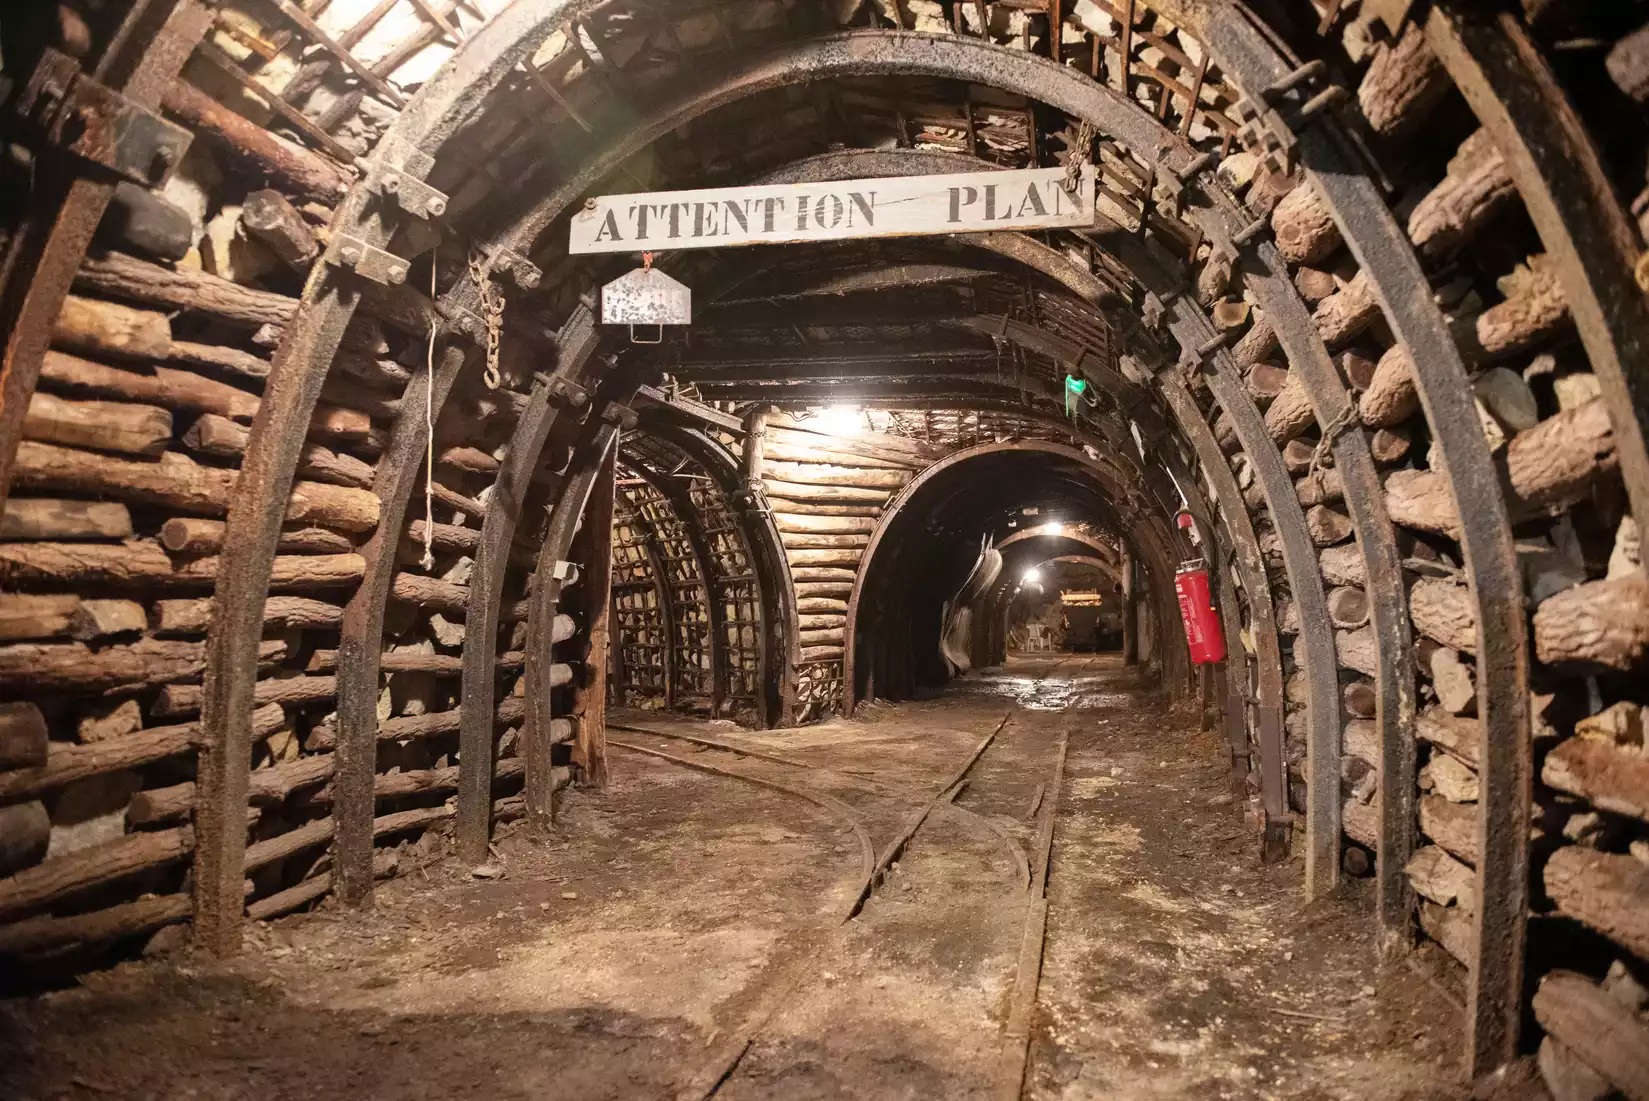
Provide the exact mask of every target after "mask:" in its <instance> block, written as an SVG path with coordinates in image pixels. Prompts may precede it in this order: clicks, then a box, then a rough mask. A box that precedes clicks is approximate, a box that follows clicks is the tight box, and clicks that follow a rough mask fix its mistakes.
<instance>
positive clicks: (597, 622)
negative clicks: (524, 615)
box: [573, 413, 761, 788]
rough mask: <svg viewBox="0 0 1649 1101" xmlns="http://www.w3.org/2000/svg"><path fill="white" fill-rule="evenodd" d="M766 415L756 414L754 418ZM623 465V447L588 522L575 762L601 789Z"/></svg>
mask: <svg viewBox="0 0 1649 1101" xmlns="http://www.w3.org/2000/svg"><path fill="white" fill-rule="evenodd" d="M760 416H761V414H760V413H752V414H751V417H752V418H760ZM617 467H618V449H617V448H614V449H613V450H611V451H609V452H608V453H607V460H606V462H604V463H602V465H601V473H600V475H599V476H598V477H597V478H596V482H595V488H594V489H592V490H591V491H590V505H589V514H588V515H587V516H586V517H585V519H584V530H585V531H586V532H588V538H589V542H588V544H587V545H586V555H587V558H588V561H587V562H586V563H585V572H584V601H585V608H586V610H587V615H588V622H589V625H590V628H589V643H590V648H589V657H587V658H586V659H585V668H584V683H583V685H582V687H580V688H579V689H578V691H577V692H576V693H575V703H574V706H575V707H577V706H578V702H582V704H583V715H582V716H581V717H580V719H579V723H578V740H577V741H576V742H575V743H574V744H573V763H574V764H576V765H578V766H579V768H580V769H582V770H583V773H584V782H585V783H586V784H589V785H591V786H593V787H597V788H604V787H606V786H607V654H608V651H609V650H611V649H612V630H613V628H612V624H613V620H612V614H613V483H614V481H615V478H616V474H617ZM620 683H623V682H622V679H621V680H620Z"/></svg>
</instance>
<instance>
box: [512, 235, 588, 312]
mask: <svg viewBox="0 0 1649 1101" xmlns="http://www.w3.org/2000/svg"><path fill="white" fill-rule="evenodd" d="M490 266H491V268H492V270H493V271H495V272H502V273H503V274H505V275H507V276H509V277H510V282H512V283H514V284H515V285H516V286H517V287H520V288H521V289H522V290H524V291H530V290H532V289H533V288H534V287H536V286H538V282H539V280H541V279H543V278H544V273H543V272H542V271H540V270H539V267H538V265H537V264H535V263H533V262H532V261H531V260H528V259H527V258H526V257H525V256H522V255H521V254H520V253H519V252H514V251H511V250H510V249H507V248H500V249H498V250H497V251H495V252H494V253H493V254H492V258H491V263H490ZM592 308H593V307H592Z"/></svg>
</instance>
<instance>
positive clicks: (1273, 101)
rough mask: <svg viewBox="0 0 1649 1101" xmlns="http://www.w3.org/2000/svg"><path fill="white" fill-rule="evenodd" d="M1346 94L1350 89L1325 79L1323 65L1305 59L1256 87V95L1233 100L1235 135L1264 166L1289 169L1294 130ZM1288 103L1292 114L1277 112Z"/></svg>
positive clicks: (1280, 169)
mask: <svg viewBox="0 0 1649 1101" xmlns="http://www.w3.org/2000/svg"><path fill="white" fill-rule="evenodd" d="M1350 97H1351V93H1349V92H1347V91H1346V90H1345V89H1344V88H1342V87H1340V86H1339V85H1338V84H1330V83H1328V66H1327V65H1325V64H1323V62H1321V61H1308V62H1306V63H1305V64H1304V65H1301V66H1299V67H1298V68H1296V69H1293V70H1291V71H1290V72H1288V73H1287V74H1286V75H1284V76H1283V77H1282V78H1281V79H1280V80H1277V81H1274V82H1273V83H1271V84H1268V85H1267V86H1266V87H1264V88H1262V89H1260V91H1259V94H1258V95H1256V96H1252V97H1250V96H1244V97H1243V98H1242V99H1240V100H1238V101H1237V103H1236V110H1237V118H1238V119H1239V120H1240V122H1241V124H1242V125H1241V128H1240V129H1239V130H1238V132H1237V133H1238V137H1239V138H1241V139H1242V142H1243V144H1244V145H1245V146H1246V147H1247V148H1249V149H1251V150H1253V151H1254V152H1257V153H1260V154H1261V155H1262V160H1263V161H1264V163H1265V165H1266V166H1267V167H1268V168H1270V169H1272V170H1273V171H1277V172H1287V171H1290V170H1291V169H1292V168H1293V167H1294V161H1295V147H1296V145H1297V141H1298V139H1297V138H1296V137H1295V131H1297V130H1299V129H1300V128H1301V127H1304V126H1310V125H1312V124H1313V123H1315V122H1316V121H1317V120H1318V119H1319V118H1320V117H1322V116H1323V115H1326V114H1328V113H1330V112H1332V111H1333V110H1334V109H1335V108H1336V107H1338V106H1339V105H1340V104H1342V103H1344V102H1346V101H1347V100H1348V99H1350ZM1290 106H1292V107H1293V108H1294V110H1293V112H1292V116H1291V117H1290V118H1287V119H1285V118H1283V116H1282V114H1281V112H1282V110H1283V108H1285V107H1290Z"/></svg>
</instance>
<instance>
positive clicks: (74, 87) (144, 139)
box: [17, 48, 194, 187]
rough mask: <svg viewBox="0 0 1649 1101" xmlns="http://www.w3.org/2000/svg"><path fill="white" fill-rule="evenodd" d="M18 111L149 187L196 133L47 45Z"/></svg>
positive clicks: (57, 141)
mask: <svg viewBox="0 0 1649 1101" xmlns="http://www.w3.org/2000/svg"><path fill="white" fill-rule="evenodd" d="M17 113H18V114H20V115H22V116H24V117H25V118H28V119H31V120H33V121H34V122H35V123H36V124H37V125H38V126H39V127H40V128H41V130H42V131H43V132H44V134H45V136H46V139H47V140H48V141H50V142H51V143H52V144H54V145H56V146H58V147H59V148H61V149H63V150H64V151H65V152H67V153H69V154H70V155H72V156H75V157H78V158H80V159H81V160H84V161H87V162H88V163H91V164H95V165H97V166H99V167H101V168H105V169H108V170H109V171H111V172H113V173H115V174H116V175H118V176H120V177H122V178H123V179H127V180H131V181H132V182H133V183H137V184H142V185H143V186H145V187H159V186H160V185H162V184H164V183H165V182H166V180H167V178H168V177H169V176H170V175H171V174H172V169H173V168H175V167H176V166H177V164H178V162H179V161H181V160H182V159H183V154H184V153H186V152H188V150H189V144H190V143H191V142H192V141H194V134H192V133H190V132H189V131H188V130H186V129H185V128H183V127H181V126H178V125H176V124H174V123H171V122H167V121H166V120H165V119H164V118H162V117H161V115H160V113H159V112H158V111H154V110H151V109H149V108H148V107H144V106H141V105H140V104H137V103H134V102H132V101H131V100H130V99H127V98H126V97H125V96H123V95H121V94H120V93H119V92H117V91H115V90H114V89H112V88H109V87H106V86H104V85H102V84H99V83H98V82H97V81H95V80H93V79H92V78H91V77H89V76H87V75H86V74H84V73H82V72H81V71H80V64H79V63H78V62H77V61H75V59H74V58H72V57H70V56H69V55H67V54H64V53H60V52H59V51H57V50H53V49H50V48H48V49H47V50H46V52H45V54H44V56H42V57H41V59H40V64H39V65H37V66H35V70H34V73H33V75H32V76H30V77H29V82H28V84H27V85H26V86H25V87H24V89H23V93H22V95H21V96H19V97H18V101H17Z"/></svg>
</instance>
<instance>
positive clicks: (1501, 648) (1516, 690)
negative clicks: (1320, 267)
mask: <svg viewBox="0 0 1649 1101" xmlns="http://www.w3.org/2000/svg"><path fill="white" fill-rule="evenodd" d="M1207 44H1208V47H1209V51H1210V53H1211V54H1212V55H1213V57H1214V58H1215V60H1216V61H1217V62H1219V64H1220V67H1221V69H1222V70H1223V71H1224V72H1225V73H1227V74H1228V75H1229V76H1230V77H1231V78H1232V79H1233V80H1234V81H1235V82H1236V83H1237V84H1238V85H1239V86H1241V87H1242V88H1244V89H1245V90H1247V91H1248V92H1249V94H1250V95H1255V94H1257V93H1258V92H1259V91H1260V90H1262V89H1266V88H1270V87H1272V86H1274V85H1276V84H1277V83H1278V82H1279V81H1281V80H1283V79H1284V78H1285V77H1286V76H1287V75H1288V74H1289V73H1290V72H1291V71H1293V70H1294V68H1295V65H1294V62H1293V59H1291V58H1289V57H1287V56H1285V55H1284V54H1283V53H1282V52H1281V50H1280V49H1279V48H1278V47H1277V46H1276V45H1274V44H1273V42H1272V41H1271V40H1270V39H1269V38H1268V37H1267V36H1266V34H1265V33H1264V32H1262V31H1261V30H1260V28H1258V27H1257V26H1256V25H1255V24H1254V22H1252V21H1251V18H1250V17H1249V16H1248V15H1247V13H1246V12H1244V11H1243V10H1242V9H1240V8H1238V7H1237V6H1236V5H1231V4H1227V5H1223V6H1221V7H1220V8H1219V9H1218V10H1216V11H1214V12H1213V13H1212V14H1211V16H1210V18H1209V22H1208V36H1207ZM1292 94H1293V95H1296V96H1297V95H1298V91H1297V90H1296V92H1294V93H1292ZM1260 118H1261V120H1262V123H1263V124H1264V125H1265V126H1267V127H1268V128H1269V129H1270V131H1271V132H1272V134H1273V135H1274V136H1275V137H1277V138H1278V139H1279V140H1282V139H1284V138H1287V139H1290V140H1292V141H1293V142H1294V148H1295V151H1296V155H1297V156H1298V159H1299V161H1300V163H1301V164H1302V165H1303V167H1304V168H1305V174H1306V179H1307V181H1308V182H1309V183H1310V184H1311V185H1312V186H1314V187H1316V188H1317V190H1318V193H1319V194H1320V195H1321V196H1322V197H1323V200H1324V201H1325V202H1326V203H1327V205H1328V207H1329V209H1330V210H1331V211H1332V212H1333V215H1334V220H1335V223H1336V225H1338V226H1339V229H1340V235H1341V237H1342V238H1343V239H1344V240H1345V243H1346V245H1347V247H1348V248H1349V249H1350V250H1351V253H1352V255H1353V256H1354V257H1355V258H1356V260H1357V263H1358V265H1359V266H1360V267H1361V268H1362V270H1363V271H1364V272H1366V273H1367V274H1368V276H1369V278H1370V282H1371V283H1372V285H1373V287H1374V291H1375V294H1376V296H1377V297H1378V299H1379V301H1380V305H1381V309H1382V312H1383V313H1384V315H1385V318H1386V322H1387V324H1388V325H1390V327H1391V331H1392V333H1393V334H1394V335H1395V336H1396V337H1397V339H1398V340H1399V341H1400V342H1401V343H1402V344H1403V345H1404V347H1406V348H1407V349H1408V351H1409V355H1410V357H1411V359H1412V360H1413V362H1414V373H1415V382H1416V386H1417V389H1418V391H1419V395H1420V402H1421V406H1422V408H1423V409H1424V410H1425V414H1426V420H1427V423H1428V424H1430V426H1431V429H1432V434H1433V440H1434V446H1436V447H1437V448H1438V449H1439V454H1440V455H1441V457H1442V465H1443V466H1445V467H1446V468H1447V469H1448V472H1449V477H1450V480H1451V489H1452V490H1453V492H1454V496H1455V501H1456V504H1457V506H1458V505H1459V504H1461V503H1462V502H1464V503H1465V504H1466V505H1467V506H1468V507H1462V508H1459V510H1458V511H1459V515H1460V536H1459V538H1460V548H1461V552H1462V555H1463V557H1464V559H1465V563H1466V570H1467V580H1468V582H1469V584H1470V587H1471V593H1472V597H1473V600H1474V602H1475V603H1476V605H1477V652H1478V661H1477V673H1478V680H1477V708H1478V715H1479V725H1480V727H1481V730H1482V757H1481V765H1482V768H1481V771H1480V778H1481V789H1482V797H1481V800H1480V804H1479V805H1480V807H1481V808H1482V810H1481V814H1480V819H1479V837H1478V842H1479V849H1478V852H1479V859H1478V863H1477V887H1478V894H1477V911H1476V915H1475V919H1474V927H1475V932H1476V946H1475V952H1474V953H1473V959H1472V965H1471V969H1470V970H1471V974H1470V995H1469V1008H1468V1016H1469V1018H1470V1025H1469V1027H1470V1038H1469V1041H1468V1045H1467V1062H1468V1066H1469V1069H1470V1071H1471V1073H1473V1074H1474V1075H1476V1074H1482V1073H1487V1072H1489V1071H1492V1070H1494V1069H1495V1068H1496V1067H1499V1066H1501V1065H1503V1064H1504V1063H1506V1062H1508V1061H1509V1060H1511V1059H1512V1058H1514V1057H1515V1056H1516V1054H1517V1042H1518V1035H1519V1033H1520V1031H1521V1026H1522V1018H1523V965H1524V959H1523V956H1524V937H1525V918H1526V914H1527V910H1528V872H1529V836H1528V823H1529V809H1530V788H1531V784H1532V770H1533V763H1532V761H1531V755H1530V753H1529V737H1530V734H1529V729H1530V714H1529V658H1528V623H1527V617H1526V613H1525V611H1524V607H1523V586H1522V578H1521V575H1520V572H1519V568H1518V563H1517V555H1516V552H1515V550H1514V548H1513V545H1512V532H1511V524H1510V517H1509V514H1508V511H1507V507H1506V501H1505V497H1504V495H1503V493H1502V491H1501V487H1500V479H1499V475H1498V472H1497V471H1496V469H1495V465H1494V462H1493V459H1492V457H1491V455H1490V453H1489V448H1488V444H1487V442H1486V441H1485V440H1484V438H1483V433H1482V431H1481V428H1480V427H1479V422H1478V414H1477V407H1476V404H1475V401H1474V400H1473V396H1472V390H1471V385H1470V382H1469V380H1468V376H1467V374H1466V367H1465V364H1464V363H1463V362H1462V361H1461V358H1460V353H1459V351H1458V349H1457V348H1456V347H1455V344H1454V341H1453V339H1452V338H1451V336H1450V334H1449V330H1448V327H1447V325H1446V323H1445V321H1444V319H1443V316H1442V313H1441V312H1440V310H1439V309H1438V307H1437V304H1436V302H1435V301H1434V300H1433V298H1432V295H1431V289H1430V285H1429V283H1428V282H1427V280H1426V277H1425V273H1424V272H1423V271H1422V270H1421V267H1420V263H1419V261H1418V259H1417V258H1416V257H1415V255H1414V250H1413V248H1412V246H1411V245H1410V243H1409V240H1408V237H1407V235H1406V234H1404V232H1403V231H1402V229H1401V227H1399V226H1398V224H1397V222H1396V220H1395V219H1394V218H1393V217H1392V214H1391V211H1390V209H1389V208H1388V207H1387V206H1386V203H1385V199H1384V196H1382V195H1381V194H1380V191H1379V189H1378V188H1377V187H1376V186H1375V184H1374V182H1373V181H1371V180H1370V179H1369V178H1368V176H1367V174H1366V173H1365V172H1363V171H1362V170H1361V168H1360V167H1359V166H1358V163H1357V162H1356V160H1355V159H1354V158H1353V157H1352V156H1351V154H1350V152H1349V151H1348V149H1347V147H1346V145H1345V142H1344V140H1343V138H1342V136H1341V135H1340V134H1339V133H1338V132H1337V131H1335V130H1334V129H1333V128H1332V124H1331V122H1330V121H1328V120H1325V121H1324V122H1322V123H1320V124H1319V125H1316V126H1308V127H1306V128H1304V129H1300V130H1298V131H1296V130H1294V129H1293V128H1291V127H1289V126H1288V125H1287V124H1286V123H1285V122H1284V120H1283V119H1282V117H1281V116H1280V115H1279V114H1278V113H1277V111H1276V109H1275V108H1271V107H1266V108H1264V110H1263V111H1262V113H1261V115H1260Z"/></svg>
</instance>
